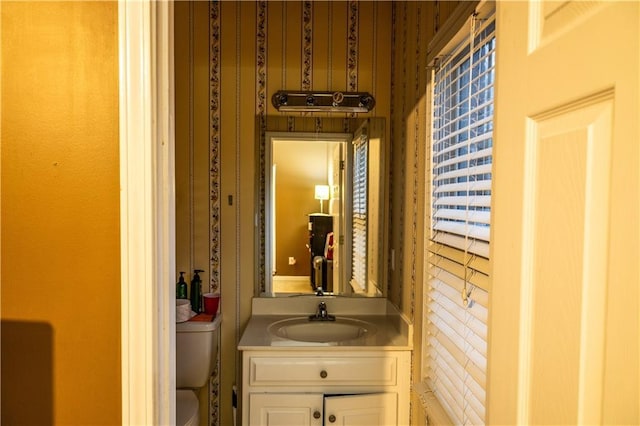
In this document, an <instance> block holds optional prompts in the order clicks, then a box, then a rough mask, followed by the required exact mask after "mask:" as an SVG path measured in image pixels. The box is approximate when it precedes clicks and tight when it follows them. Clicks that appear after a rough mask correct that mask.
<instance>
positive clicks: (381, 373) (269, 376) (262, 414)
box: [242, 348, 410, 426]
mask: <svg viewBox="0 0 640 426" xmlns="http://www.w3.org/2000/svg"><path fill="white" fill-rule="evenodd" d="M347 349H348V348H340V349H335V350H331V349H328V348H322V349H321V350H310V349H300V350H298V349H289V348H287V349H284V348H283V349H281V350H277V349H270V350H247V351H244V352H243V388H242V396H243V398H242V423H243V425H247V426H267V425H274V424H278V425H296V426H299V425H313V426H321V425H326V426H331V425H334V424H335V425H338V424H339V425H367V426H375V425H381V426H382V425H384V426H389V425H408V424H409V380H410V351H403V350H384V349H362V348H360V349H358V350H347ZM351 349H353V348H351Z"/></svg>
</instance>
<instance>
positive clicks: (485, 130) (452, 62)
mask: <svg viewBox="0 0 640 426" xmlns="http://www.w3.org/2000/svg"><path fill="white" fill-rule="evenodd" d="M463 31H466V32H467V33H468V37H466V39H465V40H464V41H463V42H462V43H461V44H460V45H458V46H457V47H456V48H455V49H454V50H453V51H452V52H448V53H447V56H446V57H442V59H441V60H440V63H439V64H438V66H437V68H436V69H435V70H434V73H433V79H432V84H433V118H432V120H433V121H432V128H433V133H432V146H431V164H432V169H431V170H432V175H431V229H430V239H429V241H428V243H427V252H426V261H427V274H426V282H425V291H426V295H425V298H426V299H425V318H424V322H425V324H426V327H425V330H426V333H425V337H424V343H425V347H426V350H425V355H424V356H425V358H424V359H423V366H425V367H426V368H425V369H424V370H423V376H424V381H425V382H426V383H427V385H428V387H429V388H430V389H431V390H432V391H433V392H434V394H435V396H436V398H437V399H438V401H439V402H440V404H441V405H442V406H443V408H444V409H445V411H446V412H447V414H448V415H449V416H450V418H451V420H452V421H453V422H454V423H456V424H465V425H466V424H484V421H485V400H486V393H485V388H486V365H487V315H488V309H487V308H488V290H489V260H488V257H489V224H490V218H491V217H490V205H491V162H492V146H493V81H494V64H495V18H494V16H493V13H491V14H490V15H489V16H488V17H486V19H484V17H483V19H482V20H479V19H476V18H472V19H470V24H469V26H467V27H465V28H464V29H463Z"/></svg>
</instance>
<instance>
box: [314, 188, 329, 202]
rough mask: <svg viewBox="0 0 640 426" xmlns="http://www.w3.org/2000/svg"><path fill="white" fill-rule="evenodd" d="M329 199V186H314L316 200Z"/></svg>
mask: <svg viewBox="0 0 640 426" xmlns="http://www.w3.org/2000/svg"><path fill="white" fill-rule="evenodd" d="M328 199H329V185H316V200H328Z"/></svg>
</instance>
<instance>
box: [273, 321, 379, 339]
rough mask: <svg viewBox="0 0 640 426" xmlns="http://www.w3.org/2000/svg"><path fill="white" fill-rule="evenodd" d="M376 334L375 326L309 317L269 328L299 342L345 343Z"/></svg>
mask: <svg viewBox="0 0 640 426" xmlns="http://www.w3.org/2000/svg"><path fill="white" fill-rule="evenodd" d="M375 332H376V328H375V326H374V325H373V324H370V323H368V322H365V321H360V320H356V319H351V318H340V317H339V318H336V320H335V321H310V320H309V318H308V317H296V318H288V319H285V320H281V321H276V322H274V323H273V324H271V325H270V326H269V333H271V334H272V335H274V336H278V337H283V338H285V339H290V340H296V341H299V342H316V343H327V342H343V341H346V340H354V339H359V338H362V337H366V336H371V335H373V334H374V333H375Z"/></svg>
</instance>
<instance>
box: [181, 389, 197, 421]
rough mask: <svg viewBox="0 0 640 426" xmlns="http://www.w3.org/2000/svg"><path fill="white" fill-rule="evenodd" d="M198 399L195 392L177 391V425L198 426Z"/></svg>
mask: <svg viewBox="0 0 640 426" xmlns="http://www.w3.org/2000/svg"><path fill="white" fill-rule="evenodd" d="M198 417H199V416H198V398H197V397H196V394H195V393H194V392H193V391H190V390H176V425H178V426H198V424H199V422H200V419H199V418H198Z"/></svg>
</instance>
